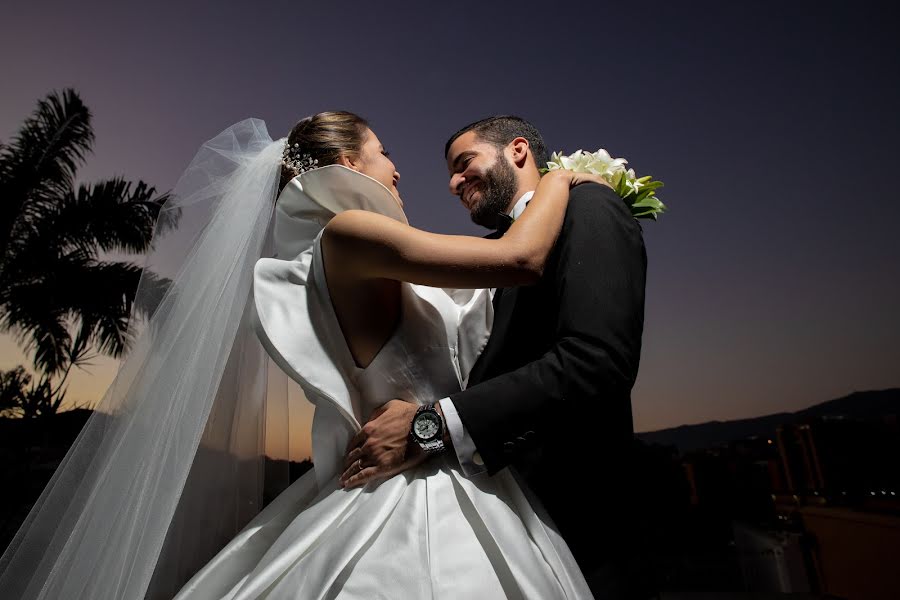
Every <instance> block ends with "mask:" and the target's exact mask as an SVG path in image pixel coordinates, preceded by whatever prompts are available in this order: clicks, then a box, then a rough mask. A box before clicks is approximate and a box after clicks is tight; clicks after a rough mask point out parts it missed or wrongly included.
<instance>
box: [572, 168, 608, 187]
mask: <svg viewBox="0 0 900 600" xmlns="http://www.w3.org/2000/svg"><path fill="white" fill-rule="evenodd" d="M560 170H562V169H560ZM565 172H566V173H568V174H570V175H571V177H572V179H571V181H570V182H569V186H570V187H575V186H576V185H581V184H582V183H599V184H600V185H605V186H606V187H608V188H610V189H612V185H611V184H610V183H609V182H608V181H607V180H606V179H604V178H603V176H602V175H594V174H593V173H575V172H573V171H565Z"/></svg>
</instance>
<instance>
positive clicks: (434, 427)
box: [413, 412, 440, 440]
mask: <svg viewBox="0 0 900 600" xmlns="http://www.w3.org/2000/svg"><path fill="white" fill-rule="evenodd" d="M438 419H439V417H438V416H437V415H435V414H434V413H429V412H425V413H422V414H420V415H419V416H418V417H416V420H415V422H414V423H413V433H414V434H415V435H416V437H417V438H419V439H421V440H429V439H431V438H433V437H435V436H436V435H437V434H438V430H439V429H440V421H439V420H438Z"/></svg>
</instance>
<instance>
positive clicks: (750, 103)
mask: <svg viewBox="0 0 900 600" xmlns="http://www.w3.org/2000/svg"><path fill="white" fill-rule="evenodd" d="M832 4H833V5H832ZM499 5H500V3H488V2H461V1H454V2H447V3H437V2H435V3H432V2H429V3H412V2H396V3H389V2H379V3H376V2H345V3H342V4H340V5H339V6H340V8H341V10H340V11H337V10H336V9H334V8H331V7H332V6H337V5H334V4H333V3H324V2H323V3H316V4H313V3H309V2H237V1H235V2H209V1H207V2H190V3H181V2H179V3H174V2H161V3H147V2H144V3H130V2H92V1H85V2H42V1H31V2H24V1H22V0H11V1H8V2H5V3H4V6H3V8H2V9H0V15H2V18H0V45H2V52H0V76H2V82H3V84H2V85H3V93H2V101H0V141H4V142H6V141H8V140H9V138H10V137H11V136H12V135H13V134H14V133H15V132H16V130H17V129H18V127H19V125H20V124H21V122H22V120H23V119H24V118H25V117H27V116H28V115H29V114H30V113H31V111H32V110H33V108H34V106H35V103H36V101H37V100H38V99H39V98H41V97H42V96H44V95H45V94H46V93H47V92H49V91H51V90H54V89H61V88H63V87H74V88H75V89H76V90H78V92H79V93H80V94H81V96H82V98H83V99H84V101H85V102H86V103H87V104H88V106H89V107H90V108H91V109H92V111H93V113H94V126H95V132H96V137H97V141H96V145H95V153H94V155H93V156H92V157H90V159H89V161H88V164H87V165H86V167H85V168H84V169H83V170H82V172H81V175H82V177H83V178H84V180H86V181H91V180H95V179H99V178H104V177H109V176H113V175H117V174H121V175H125V176H126V177H129V178H134V179H143V180H145V181H147V182H149V183H151V184H153V185H156V186H157V187H158V188H160V189H169V188H171V187H172V186H173V185H174V183H175V181H176V180H177V178H178V176H179V174H180V172H181V171H182V169H183V168H184V167H185V166H186V165H187V163H188V162H189V161H190V158H191V157H192V155H193V154H194V152H195V151H196V150H197V148H198V147H199V146H200V144H201V143H202V142H203V141H204V140H206V139H209V138H211V137H213V136H214V135H215V134H216V133H218V132H219V131H221V130H222V129H224V128H226V127H227V126H229V125H230V124H232V123H234V122H236V121H239V120H242V119H244V118H247V117H260V118H263V119H265V121H266V122H267V124H268V126H269V131H270V133H271V134H272V135H273V137H279V136H281V135H284V134H285V133H286V132H287V131H288V130H289V128H290V127H291V126H292V124H293V123H294V122H295V121H296V120H298V119H299V118H301V117H303V116H305V115H308V114H311V113H315V112H318V111H321V110H327V109H347V110H352V111H354V112H358V113H360V114H362V115H364V116H365V117H367V118H368V119H369V120H370V121H371V122H372V124H373V128H374V129H375V131H376V132H377V133H378V136H379V137H380V138H381V140H382V141H383V142H384V143H385V145H386V146H387V147H388V149H389V150H390V151H391V153H392V158H393V160H394V161H395V163H396V164H397V166H398V169H399V171H400V173H401V175H402V181H401V184H400V191H401V193H402V195H403V197H404V201H405V206H406V208H407V212H408V214H409V217H410V221H411V222H412V223H413V224H414V225H416V226H419V227H421V228H424V229H428V230H431V231H438V232H443V233H470V234H475V235H482V234H483V231H482V230H480V229H479V228H478V227H476V226H475V225H473V224H471V223H470V222H469V219H468V214H467V213H466V211H465V210H464V209H463V208H462V206H461V205H460V204H459V202H458V200H457V199H456V198H455V197H453V196H451V195H450V194H449V192H448V191H447V169H446V165H445V163H444V161H443V156H442V154H443V152H442V151H443V146H444V142H445V140H446V138H447V137H448V136H449V135H450V134H452V133H453V132H454V131H455V130H456V129H458V128H459V127H460V126H462V125H464V124H466V123H468V122H470V121H473V120H475V119H478V118H481V117H484V116H488V115H491V114H498V113H512V114H518V115H521V116H523V117H526V118H528V119H529V120H531V121H533V122H534V123H535V124H536V125H537V126H538V127H539V128H540V129H541V130H542V132H543V134H544V136H545V139H546V140H547V142H548V145H549V146H550V147H551V148H552V149H554V150H560V149H561V150H565V151H568V152H571V151H574V150H576V149H578V148H585V149H591V150H596V149H597V148H599V147H601V146H602V147H604V148H607V149H609V150H610V152H611V153H612V154H613V155H615V156H624V157H626V158H628V159H629V161H630V163H631V165H632V166H633V167H634V168H635V169H636V170H637V171H638V172H639V173H649V174H652V175H654V176H655V177H656V178H658V179H661V180H663V181H664V182H665V183H666V187H665V188H663V189H662V190H661V191H660V193H659V195H660V197H661V198H662V200H663V201H664V202H666V204H667V205H668V206H669V207H670V212H669V213H667V214H665V215H664V216H663V217H662V218H661V219H660V221H659V222H657V223H647V224H645V226H644V235H645V240H646V245H647V250H648V257H649V271H648V284H647V307H646V321H645V333H644V350H643V355H642V363H641V371H640V376H639V381H638V384H637V386H636V388H635V390H634V395H633V407H634V416H635V425H636V429H637V430H638V431H646V430H653V429H659V428H663V427H669V426H674V425H678V424H682V423H696V422H701V421H708V420H714V419H718V420H724V419H733V418H739V417H747V416H755V415H761V414H766V413H772V412H778V411H788V410H796V409H799V408H802V407H805V406H808V405H811V404H815V403H818V402H821V401H824V400H828V399H831V398H835V397H838V396H842V395H845V394H848V393H850V392H853V391H854V390H865V389H880V388H886V387H893V386H900V311H898V306H900V267H898V250H900V242H898V238H900V236H898V234H897V224H898V220H900V198H898V192H897V191H896V187H897V182H896V180H895V174H896V173H897V164H898V159H900V149H898V140H900V116H898V107H900V83H898V78H897V75H896V73H897V72H898V70H900V41H898V37H900V36H898V35H897V29H898V25H900V19H898V14H897V9H896V8H893V7H891V6H889V4H888V3H885V2H878V3H868V2H853V3H828V2H791V3H786V2H754V3H740V6H737V5H736V3H728V2H690V3H671V2H669V3H666V2H627V3H622V2H620V3H612V2H590V3H587V2H585V3H561V4H560V3H556V4H554V3H546V2H541V3H538V2H530V3H525V2H522V3H503V6H504V8H499ZM732 5H734V6H732ZM423 7H425V8H423ZM597 310H602V307H597ZM23 362H25V363H26V364H27V360H26V359H24V358H23V356H22V354H21V353H20V352H19V351H18V350H17V349H16V346H15V345H14V343H13V342H12V341H11V339H10V338H9V337H4V338H2V339H0V369H5V368H10V367H12V366H14V365H16V364H19V363H23ZM114 372H115V363H114V361H111V360H107V359H103V360H100V361H98V362H97V364H96V366H94V367H93V368H91V371H90V373H78V374H76V375H75V376H73V378H72V385H71V388H70V392H69V395H70V398H71V399H72V400H73V401H74V402H76V403H83V404H91V403H93V402H96V400H97V399H99V397H100V395H102V392H103V390H104V389H105V387H106V386H107V385H108V383H109V382H110V380H111V378H112V375H113V373H114Z"/></svg>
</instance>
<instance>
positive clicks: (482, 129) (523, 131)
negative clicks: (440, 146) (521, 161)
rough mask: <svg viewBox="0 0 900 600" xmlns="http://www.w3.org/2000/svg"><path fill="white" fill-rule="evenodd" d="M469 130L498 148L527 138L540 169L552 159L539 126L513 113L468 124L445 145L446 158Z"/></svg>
mask: <svg viewBox="0 0 900 600" xmlns="http://www.w3.org/2000/svg"><path fill="white" fill-rule="evenodd" d="M469 131H474V132H475V135H476V137H477V138H478V139H480V140H482V141H485V142H488V143H491V144H493V145H494V146H496V147H497V148H498V149H500V148H505V147H506V145H507V144H509V143H510V142H511V141H513V140H514V139H516V138H517V137H523V138H525V139H526V140H528V146H529V147H530V148H531V154H532V156H534V163H535V165H536V166H537V167H538V168H539V169H540V168H541V167H543V166H545V165H546V164H547V161H548V160H549V159H550V157H549V155H548V154H547V147H546V146H544V138H543V137H541V132H540V131H538V130H537V127H535V126H534V125H532V124H531V123H529V122H528V121H526V120H525V119H523V118H522V117H515V116H512V115H498V116H496V117H488V118H487V119H481V120H480V121H475V122H474V123H470V124H468V125H466V126H465V127H463V128H462V129H460V130H459V131H457V132H456V133H454V134H453V135H452V136H450V139H449V140H447V144H446V145H445V146H444V158H447V153H448V152H450V146H451V145H452V144H453V142H454V141H456V138H458V137H459V136H461V135H462V134H464V133H467V132H469Z"/></svg>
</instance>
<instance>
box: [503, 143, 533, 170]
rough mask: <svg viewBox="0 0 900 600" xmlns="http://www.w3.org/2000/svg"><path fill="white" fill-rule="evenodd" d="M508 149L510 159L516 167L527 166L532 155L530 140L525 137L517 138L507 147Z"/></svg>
mask: <svg viewBox="0 0 900 600" xmlns="http://www.w3.org/2000/svg"><path fill="white" fill-rule="evenodd" d="M506 149H507V152H508V154H509V159H510V160H511V161H512V162H513V164H514V165H516V166H517V167H519V168H522V167H524V166H525V163H526V161H527V160H528V156H529V154H530V153H531V152H530V150H531V146H530V145H529V144H528V140H526V139H525V138H523V137H517V138H516V139H514V140H513V141H511V142H510V143H509V144H507V145H506Z"/></svg>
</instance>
